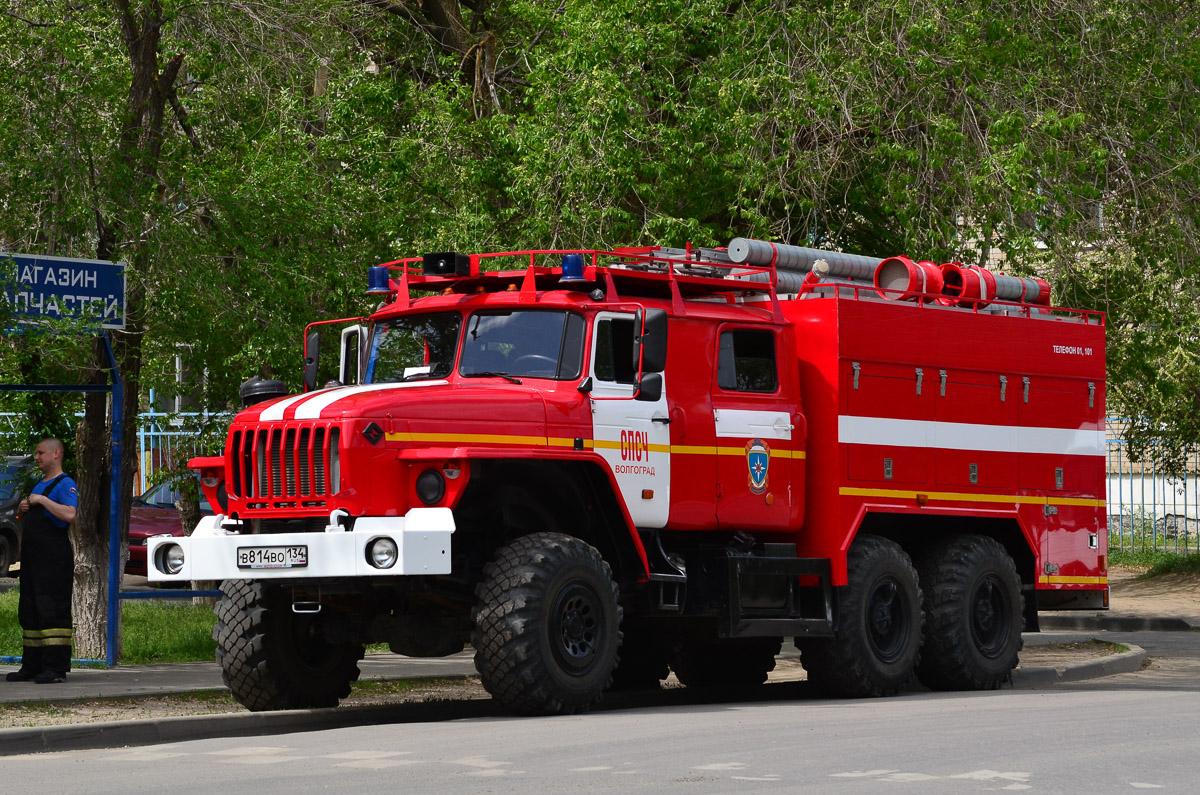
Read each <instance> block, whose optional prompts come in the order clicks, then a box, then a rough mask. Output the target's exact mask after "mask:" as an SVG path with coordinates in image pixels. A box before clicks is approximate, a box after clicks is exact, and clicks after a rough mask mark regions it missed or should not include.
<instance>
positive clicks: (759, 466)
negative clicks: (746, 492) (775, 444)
mask: <svg viewBox="0 0 1200 795" xmlns="http://www.w3.org/2000/svg"><path fill="white" fill-rule="evenodd" d="M746 466H747V468H748V469H749V470H750V480H749V483H750V491H751V493H753V494H762V493H763V492H765V491H766V490H767V486H768V485H769V480H768V476H767V475H768V469H769V468H770V466H771V448H770V447H767V443H766V442H764V441H763V440H762V439H751V440H750V441H749V442H747V443H746Z"/></svg>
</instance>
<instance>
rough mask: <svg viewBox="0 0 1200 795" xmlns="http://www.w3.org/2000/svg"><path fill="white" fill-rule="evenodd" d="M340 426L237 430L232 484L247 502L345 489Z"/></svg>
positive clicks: (316, 495)
mask: <svg viewBox="0 0 1200 795" xmlns="http://www.w3.org/2000/svg"><path fill="white" fill-rule="evenodd" d="M340 436H341V429H340V428H337V427H335V426H330V425H317V426H314V425H303V426H301V425H294V426H293V425H284V426H276V427H270V428H259V429H257V430H246V431H240V430H239V431H234V432H233V440H232V442H231V447H232V449H231V451H230V452H231V453H232V456H231V459H232V461H233V488H234V491H235V493H236V494H237V496H239V497H240V498H242V499H243V500H251V499H271V498H275V497H280V498H284V497H299V498H303V497H330V496H333V495H334V494H337V493H338V492H339V491H340V490H341V488H342V483H341V480H342V473H341V467H340V457H339V454H338V440H339V437H340Z"/></svg>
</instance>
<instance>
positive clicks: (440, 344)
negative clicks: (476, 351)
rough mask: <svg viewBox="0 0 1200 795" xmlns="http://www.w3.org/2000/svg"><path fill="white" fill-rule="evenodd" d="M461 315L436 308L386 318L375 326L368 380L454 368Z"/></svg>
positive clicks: (440, 374)
mask: <svg viewBox="0 0 1200 795" xmlns="http://www.w3.org/2000/svg"><path fill="white" fill-rule="evenodd" d="M461 327H462V315H460V314H458V313H457V312H438V313H435V314H429V315H411V316H408V317H400V318H396V319H395V320H388V321H386V322H383V323H380V324H378V325H377V326H375V333H374V334H372V335H371V353H370V358H369V359H368V360H367V379H366V380H367V383H369V384H383V383H388V382H392V381H416V380H419V379H424V378H445V377H446V376H448V375H450V372H451V371H452V370H453V369H454V353H455V351H456V350H457V348H458V332H459V329H460V328H461Z"/></svg>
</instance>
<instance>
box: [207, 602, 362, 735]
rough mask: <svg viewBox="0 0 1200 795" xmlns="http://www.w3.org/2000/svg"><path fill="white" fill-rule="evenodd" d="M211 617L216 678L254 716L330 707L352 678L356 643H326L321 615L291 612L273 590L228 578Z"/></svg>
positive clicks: (342, 695) (357, 649)
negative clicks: (217, 668)
mask: <svg viewBox="0 0 1200 795" xmlns="http://www.w3.org/2000/svg"><path fill="white" fill-rule="evenodd" d="M216 614H217V625H216V627H214V628H213V639H214V640H215V641H216V642H217V662H218V663H220V665H221V675H222V677H223V678H224V680H225V684H226V685H227V686H228V687H229V689H230V691H232V692H233V695H234V698H236V699H237V700H238V701H239V702H241V704H242V705H243V706H245V707H246V708H247V709H249V710H251V711H252V712H256V711H260V710H268V709H310V708H315V707H336V706H337V704H338V701H339V700H341V699H342V698H345V697H346V696H348V695H349V694H350V683H351V682H354V681H355V680H357V679H358V676H359V671H358V661H359V660H361V659H362V656H363V647H362V644H355V643H330V642H329V641H327V640H325V639H324V638H323V637H322V633H321V623H320V622H321V621H322V620H324V618H323V615H322V614H321V613H295V612H293V611H292V605H291V600H290V599H289V598H288V594H287V592H286V591H285V590H284V589H283V588H281V587H279V586H273V585H267V584H265V583H261V582H255V581H252V580H226V581H225V582H223V583H222V584H221V598H220V600H219V601H218V602H217V606H216Z"/></svg>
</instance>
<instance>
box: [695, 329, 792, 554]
mask: <svg viewBox="0 0 1200 795" xmlns="http://www.w3.org/2000/svg"><path fill="white" fill-rule="evenodd" d="M780 350H781V345H780V338H779V334H778V332H777V331H776V330H775V329H771V328H762V327H757V328H738V327H733V326H727V327H724V328H722V329H721V333H720V336H719V338H718V350H717V372H716V378H715V379H714V384H713V389H712V405H713V421H714V424H715V426H716V437H717V522H718V524H719V525H720V526H721V528H722V529H726V528H728V529H730V530H735V529H736V530H785V529H787V528H788V527H789V525H790V520H791V508H792V505H791V502H792V496H791V492H792V488H791V479H792V458H793V454H794V452H795V445H794V444H793V431H794V430H795V424H794V423H795V416H796V413H797V410H798V404H797V401H796V400H795V399H789V398H788V397H787V392H788V390H785V389H784V388H783V385H782V383H781V375H780V374H781V369H782V368H781V367H780V362H779V351H780ZM797 497H799V495H797Z"/></svg>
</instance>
